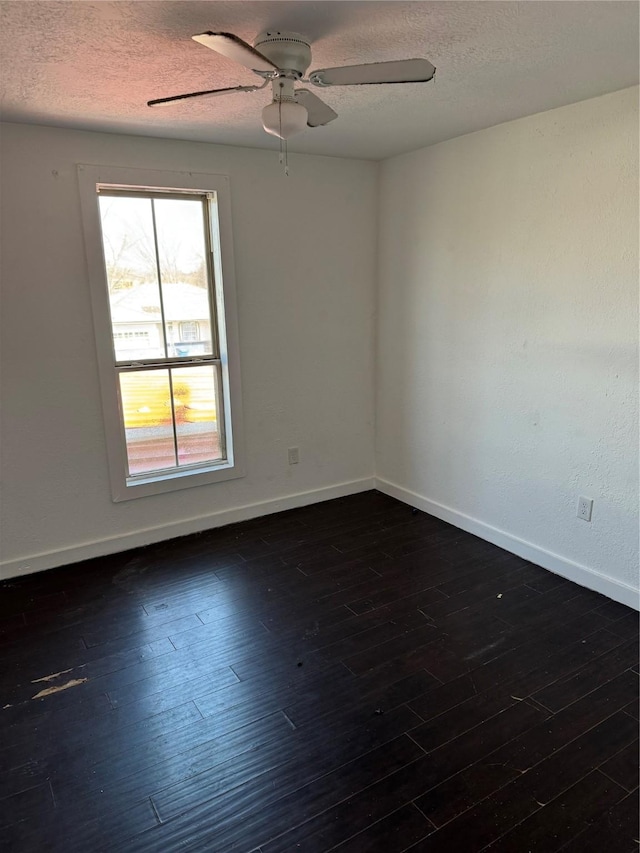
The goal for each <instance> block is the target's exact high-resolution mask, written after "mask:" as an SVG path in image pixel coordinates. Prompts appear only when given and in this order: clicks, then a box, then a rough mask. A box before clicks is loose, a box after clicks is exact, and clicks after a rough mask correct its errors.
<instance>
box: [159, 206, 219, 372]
mask: <svg viewBox="0 0 640 853" xmlns="http://www.w3.org/2000/svg"><path fill="white" fill-rule="evenodd" d="M154 210H155V217H156V232H157V237H158V256H159V260H160V279H161V282H162V299H163V303H164V317H165V322H166V324H167V349H168V354H169V356H170V357H174V356H177V357H178V358H180V357H183V356H194V355H211V354H212V353H213V345H212V339H211V306H210V302H209V286H208V271H207V261H206V247H205V220H204V207H203V203H202V200H201V199H173V198H156V199H154ZM195 327H197V329H198V337H197V338H196V337H194V335H193V333H192V332H190V331H189V330H190V329H191V330H192V329H194V328H195ZM185 332H186V335H185Z"/></svg>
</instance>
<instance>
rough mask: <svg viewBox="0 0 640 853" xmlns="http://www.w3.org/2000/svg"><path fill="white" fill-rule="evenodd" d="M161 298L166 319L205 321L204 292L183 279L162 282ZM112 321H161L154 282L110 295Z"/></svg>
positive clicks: (206, 318)
mask: <svg viewBox="0 0 640 853" xmlns="http://www.w3.org/2000/svg"><path fill="white" fill-rule="evenodd" d="M162 298H163V302H164V316H165V320H166V321H167V322H172V321H175V322H180V321H188V320H206V321H209V319H210V315H209V300H208V292H207V290H206V289H205V288H203V287H197V286H196V285H194V284H186V283H185V282H175V283H170V284H163V286H162ZM110 302H111V319H112V322H113V323H158V322H160V320H161V313H160V297H159V295H158V285H157V284H154V283H148V284H137V285H134V286H133V287H131V288H127V289H126V290H117V291H115V292H114V293H112V294H111V296H110Z"/></svg>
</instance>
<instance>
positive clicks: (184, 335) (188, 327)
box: [180, 322, 200, 341]
mask: <svg viewBox="0 0 640 853" xmlns="http://www.w3.org/2000/svg"><path fill="white" fill-rule="evenodd" d="M180 340H181V341H199V340H200V326H199V324H198V323H193V322H187V323H180Z"/></svg>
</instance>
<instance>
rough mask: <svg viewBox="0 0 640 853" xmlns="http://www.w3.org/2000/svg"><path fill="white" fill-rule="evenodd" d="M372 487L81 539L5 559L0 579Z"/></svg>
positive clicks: (354, 486)
mask: <svg viewBox="0 0 640 853" xmlns="http://www.w3.org/2000/svg"><path fill="white" fill-rule="evenodd" d="M374 488H375V480H374V478H373V477H368V478H365V479H363V480H352V481H351V482H348V483H337V484H336V485H334V486H327V487H325V488H322V489H313V490H312V491H309V492H299V493H297V494H293V495H285V496H284V497H281V498H274V499H272V500H268V501H259V502H258V503H254V504H247V505H245V506H239V507H235V508H234V509H227V510H223V511H222V512H214V513H211V514H209V515H201V516H198V517H197V518H188V519H184V520H182V521H176V522H174V523H173V524H165V525H161V526H159V527H147V528H145V529H144V530H136V531H133V532H131V533H125V534H121V535H119V536H112V537H108V538H106V539H100V540H96V541H94V542H83V543H82V544H80V545H73V546H71V547H70V548H62V549H60V550H58V551H49V552H46V553H42V554H33V555H32V556H29V557H24V558H22V559H18V560H8V561H6V562H3V563H0V580H8V579H9V578H14V577H19V576H21V575H29V574H32V573H33V572H41V571H43V570H44V569H53V568H55V567H56V566H64V565H67V564H68V563H78V562H80V561H81V560H89V559H91V558H92V557H102V556H104V555H105V554H117V553H118V552H120V551H128V550H129V549H130V548H138V547H140V546H141V545H150V544H151V543H152V542H162V541H164V540H166V539H175V538H176V537H177V536H186V535H188V534H189V533H198V532H199V531H201V530H210V529H212V528H214V527H222V526H223V525H225V524H233V523H234V522H236V521H246V520H247V519H249V518H257V517H258V516H261V515H271V514H272V513H274V512H282V511H283V510H286V509H295V508H296V507H301V506H307V505H308V504H313V503H321V502H322V501H329V500H332V499H333V498H342V497H345V496H346V495H355V494H357V493H358V492H366V491H368V490H369V489H374Z"/></svg>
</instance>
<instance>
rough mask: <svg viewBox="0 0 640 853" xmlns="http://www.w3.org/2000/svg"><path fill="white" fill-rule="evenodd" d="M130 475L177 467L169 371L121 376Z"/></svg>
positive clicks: (144, 371)
mask: <svg viewBox="0 0 640 853" xmlns="http://www.w3.org/2000/svg"><path fill="white" fill-rule="evenodd" d="M120 397H121V403H122V416H123V419H124V428H125V435H126V440H127V458H128V462H129V474H130V475H133V474H145V473H148V472H150V471H158V470H159V469H161V468H173V467H175V465H176V452H175V442H174V435H173V412H172V408H171V391H170V385H169V371H168V370H141V371H136V372H132V373H121V374H120Z"/></svg>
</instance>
